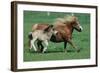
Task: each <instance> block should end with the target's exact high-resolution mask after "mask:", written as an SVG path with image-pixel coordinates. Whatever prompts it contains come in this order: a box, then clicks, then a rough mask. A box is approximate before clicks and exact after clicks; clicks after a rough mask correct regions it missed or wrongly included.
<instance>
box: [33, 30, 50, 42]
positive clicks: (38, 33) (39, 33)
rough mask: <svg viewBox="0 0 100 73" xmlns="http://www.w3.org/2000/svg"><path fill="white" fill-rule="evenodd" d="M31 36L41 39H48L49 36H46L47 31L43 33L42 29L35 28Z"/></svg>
mask: <svg viewBox="0 0 100 73" xmlns="http://www.w3.org/2000/svg"><path fill="white" fill-rule="evenodd" d="M32 36H33V38H36V39H38V40H41V41H43V40H49V39H50V37H49V36H47V33H44V31H43V30H35V31H34V32H33V33H32Z"/></svg>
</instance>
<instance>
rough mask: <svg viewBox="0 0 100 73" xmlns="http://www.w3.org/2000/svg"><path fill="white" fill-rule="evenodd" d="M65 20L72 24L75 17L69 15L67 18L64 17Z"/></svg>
mask: <svg viewBox="0 0 100 73" xmlns="http://www.w3.org/2000/svg"><path fill="white" fill-rule="evenodd" d="M64 19H65V21H66V22H67V21H68V22H71V21H73V19H74V18H73V16H71V15H67V16H65V17H64Z"/></svg>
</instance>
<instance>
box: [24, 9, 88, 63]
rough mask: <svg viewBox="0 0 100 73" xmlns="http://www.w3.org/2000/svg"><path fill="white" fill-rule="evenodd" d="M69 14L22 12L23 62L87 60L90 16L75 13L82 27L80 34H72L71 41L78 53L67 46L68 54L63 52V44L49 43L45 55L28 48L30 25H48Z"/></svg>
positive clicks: (75, 32)
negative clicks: (78, 50) (78, 49)
mask: <svg viewBox="0 0 100 73" xmlns="http://www.w3.org/2000/svg"><path fill="white" fill-rule="evenodd" d="M69 14H70V13H59V12H50V16H48V15H47V12H37V11H35V12H32V11H24V48H23V49H24V59H23V60H24V61H26V62H27V61H47V60H69V59H87V58H90V14H85V13H75V16H77V17H78V18H79V22H80V24H81V25H82V27H83V29H84V30H83V31H82V32H77V31H76V30H75V31H74V32H73V41H74V43H75V44H76V45H77V47H78V48H80V49H81V51H80V52H79V53H77V52H75V49H74V48H72V47H71V46H70V45H69V44H68V45H67V49H68V50H69V51H68V52H63V47H64V45H63V43H52V42H50V43H49V47H48V49H47V52H46V53H44V54H43V53H36V52H34V50H33V49H32V50H31V52H30V51H29V47H28V33H29V32H30V31H31V28H32V25H33V24H35V23H50V24H52V23H53V22H54V20H55V19H56V18H58V17H64V16H66V15H69Z"/></svg>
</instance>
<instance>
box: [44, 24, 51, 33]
mask: <svg viewBox="0 0 100 73" xmlns="http://www.w3.org/2000/svg"><path fill="white" fill-rule="evenodd" d="M52 27H53V25H49V26H48V27H47V28H45V29H44V32H48V31H49V30H50V28H52Z"/></svg>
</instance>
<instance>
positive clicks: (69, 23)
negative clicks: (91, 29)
mask: <svg viewBox="0 0 100 73" xmlns="http://www.w3.org/2000/svg"><path fill="white" fill-rule="evenodd" d="M66 26H67V27H68V28H69V30H70V31H72V32H73V30H74V28H73V24H72V22H68V23H67V25H66Z"/></svg>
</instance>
